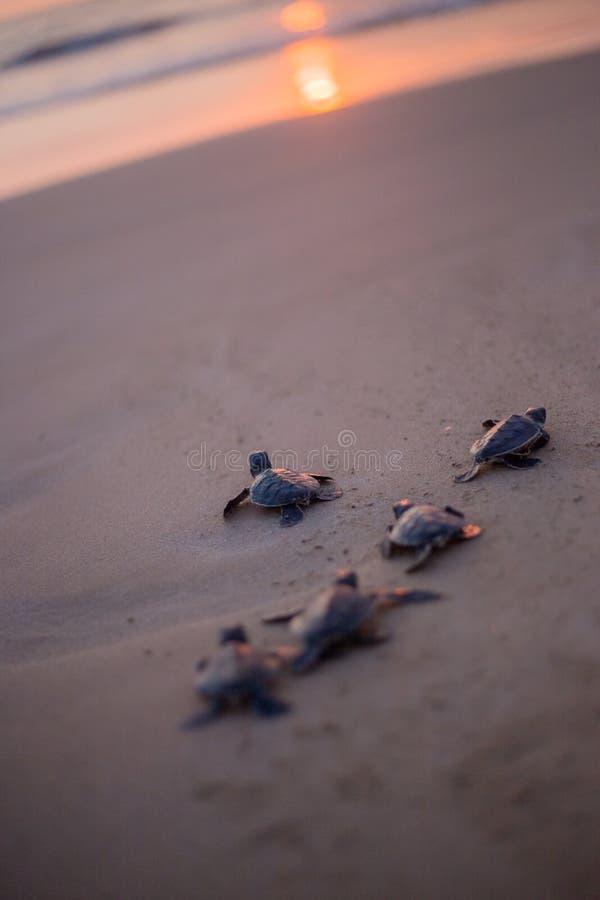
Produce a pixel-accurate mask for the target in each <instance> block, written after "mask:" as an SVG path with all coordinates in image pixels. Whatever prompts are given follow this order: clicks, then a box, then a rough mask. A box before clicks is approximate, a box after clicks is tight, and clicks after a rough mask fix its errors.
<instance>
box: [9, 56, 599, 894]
mask: <svg viewBox="0 0 600 900" xmlns="http://www.w3.org/2000/svg"><path fill="white" fill-rule="evenodd" d="M599 79H600V56H599V55H588V56H582V57H579V58H574V59H570V60H566V61H562V62H559V63H552V64H547V65H540V66H536V67H531V68H526V69H522V70H515V71H508V72H504V73H500V74H495V75H489V76H485V77H481V78H478V79H473V80H469V81H465V82H463V83H458V84H455V85H449V86H446V87H437V88H432V89H429V90H425V91H422V92H418V93H414V94H406V95H403V96H398V97H393V98H389V99H385V100H380V101H377V102H372V103H370V104H368V105H364V106H361V107H355V108H350V109H345V110H340V111H338V112H335V113H332V114H330V115H329V116H326V117H325V116H324V117H318V118H314V119H305V120H302V121H296V122H291V123H285V124H279V125H274V126H272V127H269V128H265V129H262V130H258V131H255V132H249V133H246V134H241V135H237V136H232V137H228V138H225V139H222V140H219V141H215V142H212V143H207V144H204V145H200V146H197V147H193V148H188V149H185V150H181V151H178V152H176V153H173V154H170V155H168V156H163V157H159V158H155V159H151V160H148V161H145V162H141V163H138V164H136V165H134V166H131V167H127V168H123V169H117V170H114V171H112V172H108V173H105V174H100V175H97V176H94V177H92V178H88V179H85V180H81V181H75V182H71V183H68V184H65V185H62V186H60V187H57V188H53V189H48V190H46V191H44V192H40V193H37V194H32V195H28V196H25V197H22V198H18V199H14V200H9V201H5V202H4V203H3V204H2V205H0V246H1V247H2V265H1V269H0V278H1V296H2V310H3V316H2V319H3V327H2V332H1V336H0V349H1V358H2V371H1V376H0V389H1V400H2V421H3V428H2V431H3V441H2V451H1V452H2V457H1V458H2V480H1V484H0V490H1V500H2V514H1V520H0V529H1V531H0V553H1V562H0V580H1V592H2V618H3V628H2V635H1V637H0V652H1V654H2V659H3V661H4V662H3V665H2V668H1V670H0V672H1V683H0V704H1V715H2V739H1V741H0V773H1V774H0V790H1V796H2V803H1V805H0V878H1V880H2V885H3V896H6V897H7V898H10V900H13V898H15V900H16V898H25V897H28V898H35V900H44V898H58V897H60V898H62V900H71V898H72V900H76V898H77V900H79V898H83V897H85V898H91V900H96V898H111V900H112V898H115V900H117V898H123V897H128V898H138V897H139V898H142V897H143V898H145V900H153V898H157V900H158V898H165V897H169V898H182V900H184V898H190V897H202V898H233V897H238V896H244V897H247V898H255V897H256V898H258V897H265V896H269V897H271V896H272V897H278V898H279V897H281V898H290V900H292V898H293V900H295V898H309V897H310V898H314V897H327V898H336V900H337V898H338V897H340V898H341V897H345V898H357V900H358V898H361V900H362V898H371V897H376V896H377V897H386V898H387V897H389V898H396V897H407V898H408V897H410V898H419V900H421V898H426V900H429V898H432V900H433V898H436V900H438V898H442V900H446V898H461V900H464V898H471V897H472V898H478V900H479V898H502V900H505V898H511V900H520V898H523V900H531V898H542V897H543V898H544V900H550V898H561V900H562V898H565V900H567V898H568V900H571V898H575V897H577V898H578V900H593V898H597V897H598V896H599V891H600V862H599V857H598V840H597V836H598V831H599V827H600V797H599V790H598V784H599V775H600V770H599V764H598V753H597V747H598V739H599V738H600V699H599V698H600V693H599V687H600V664H599V662H598V639H599V636H600V599H599V592H598V575H599V567H598V559H597V549H598V539H597V522H598V508H599V499H600V491H599V488H598V447H599V445H600V433H599V429H598V387H599V382H600V368H599V362H600V361H599V359H598V334H599V333H600V328H599V326H600V321H599V317H598V296H599V264H600V185H599V181H598V158H599V150H600V141H599V138H600V122H599V119H598V115H597V112H598V109H597V90H596V88H595V86H596V85H597V84H598V81H599ZM539 404H543V405H545V406H546V407H547V408H548V423H547V426H548V430H549V431H550V434H551V437H552V440H551V442H550V444H549V445H548V447H546V448H545V449H544V450H542V451H541V453H540V455H541V456H542V458H543V464H542V465H540V466H538V467H537V468H536V469H535V470H532V471H530V472H516V471H510V470H507V469H501V468H500V467H498V468H497V469H495V470H494V471H490V472H488V473H486V474H484V475H482V476H481V477H479V478H478V479H477V480H475V481H473V482H470V483H468V484H465V485H461V486H459V485H454V484H453V483H452V481H451V479H452V475H453V474H455V473H456V472H457V471H460V470H461V469H462V468H463V466H464V464H465V462H466V461H467V451H468V447H469V445H470V443H471V441H472V440H473V439H474V438H475V437H476V436H478V435H479V433H480V427H479V423H480V421H481V420H482V419H484V418H487V417H490V416H494V417H496V416H500V415H503V414H506V413H509V412H512V411H520V410H523V409H524V408H525V407H527V406H529V405H539ZM342 432H345V433H347V432H352V433H353V435H354V436H355V443H354V444H351V446H350V447H349V448H348V449H349V451H351V452H350V457H349V458H348V459H346V458H345V457H344V455H343V454H342V453H340V454H338V458H337V459H336V458H335V457H331V456H330V457H329V458H328V459H327V460H324V463H325V462H328V463H329V465H330V468H331V469H332V471H333V473H334V474H335V475H336V478H337V480H338V482H339V484H340V485H341V486H342V487H343V488H344V489H345V494H344V497H343V498H342V499H340V500H338V501H336V502H335V503H330V504H319V505H316V506H314V507H313V508H311V509H310V510H309V511H308V514H307V516H306V518H305V521H304V522H303V523H302V524H301V525H300V526H298V527H296V528H293V529H286V530H281V529H279V527H278V524H277V519H276V517H275V516H273V515H269V514H268V513H262V512H261V511H259V510H252V509H245V510H240V511H239V514H238V515H237V516H235V517H234V518H233V519H232V520H231V521H230V522H227V523H224V522H223V519H222V517H221V510H222V507H223V504H224V502H225V501H226V500H227V499H229V497H231V496H233V495H234V494H235V493H237V492H238V490H240V489H241V487H243V486H244V484H246V483H247V480H248V479H247V475H246V473H245V472H244V471H243V467H242V468H241V469H240V470H239V471H231V470H229V469H228V468H227V467H226V465H225V462H224V454H225V452H227V451H240V452H241V453H242V454H243V455H244V454H246V453H247V452H248V451H249V450H253V449H257V448H261V447H265V448H267V449H269V450H271V451H274V450H284V449H293V450H295V451H297V452H298V454H299V456H300V460H302V458H303V456H305V455H306V454H307V453H308V452H309V451H320V450H321V448H324V447H325V446H326V447H327V448H328V449H329V450H332V449H337V450H340V449H341V448H340V445H339V441H340V440H342V442H343V440H345V437H343V438H339V436H340V433H342ZM346 436H347V435H346ZM350 440H352V436H351V435H350ZM203 446H205V447H206V448H207V450H208V451H217V450H218V451H221V455H220V456H219V457H218V460H217V464H216V465H215V466H214V467H213V468H212V469H209V468H207V467H204V468H201V467H198V465H196V466H195V467H194V466H192V467H190V465H189V462H190V460H192V462H193V463H196V464H197V463H198V460H199V456H198V454H197V453H196V452H195V451H201V449H202V447H203ZM355 450H373V451H378V452H379V453H381V454H383V456H382V465H381V467H380V468H379V469H378V468H377V467H376V466H375V465H374V464H371V466H370V468H369V470H368V471H364V470H363V467H362V466H361V465H359V464H358V460H357V458H356V457H354V456H353V455H352V452H353V451H355ZM393 452H394V453H396V454H398V453H401V460H400V468H397V466H393V467H392V466H390V464H389V460H390V457H389V456H387V457H386V456H385V454H390V453H393ZM393 459H394V460H397V457H393ZM353 464H354V470H352V465H353ZM403 496H407V497H411V498H413V499H416V500H426V501H432V502H439V503H441V504H444V503H448V502H450V503H452V504H453V505H455V506H457V507H458V508H460V509H463V510H464V511H465V512H466V513H467V514H468V516H469V518H470V519H471V520H472V521H475V522H478V523H479V524H481V525H482V527H483V528H484V529H485V532H484V534H483V536H482V537H481V538H480V539H479V540H477V541H473V542H471V543H469V544H466V545H464V546H459V547H456V548H453V549H452V550H451V551H448V552H447V553H445V554H443V555H442V554H440V555H439V556H438V557H437V558H436V559H435V560H434V561H433V562H432V564H431V565H430V567H428V568H426V569H425V570H423V572H422V573H420V574H415V575H413V576H406V575H404V572H403V564H402V560H401V559H397V560H394V561H384V560H382V559H381V558H380V556H379V553H378V550H377V545H378V542H379V540H380V539H381V537H382V534H383V532H384V529H385V525H386V524H387V523H388V522H389V520H390V512H391V510H390V507H391V503H392V502H393V501H395V500H397V499H399V498H400V497H403ZM342 564H344V565H346V564H350V565H352V566H355V567H356V568H357V569H358V571H359V574H360V576H361V578H362V579H363V581H364V582H365V583H366V584H371V585H374V584H389V585H391V584H402V583H406V581H407V580H409V579H410V581H411V583H412V584H414V585H415V586H422V587H430V588H434V589H438V590H441V591H443V592H444V594H445V597H446V600H445V602H443V603H438V604H432V605H428V606H424V607H420V608H413V609H410V610H406V611H401V612H398V613H396V614H395V615H390V617H389V619H388V623H387V624H388V627H389V629H390V630H391V632H392V634H393V637H392V640H390V641H389V642H388V643H387V644H385V645H381V646H380V647H377V648H371V649H368V650H367V649H364V650H361V651H355V652H354V653H348V654H345V655H343V656H340V657H338V658H336V659H334V660H331V661H330V662H328V663H327V664H326V665H323V666H322V668H320V669H319V670H318V671H316V672H315V673H314V674H313V675H311V676H310V677H309V676H307V677H306V678H303V679H300V678H299V679H295V680H291V681H289V682H288V683H287V684H286V685H284V687H283V690H282V694H283V695H284V696H286V697H287V698H288V699H289V700H290V701H291V702H292V703H293V705H294V712H293V713H292V714H291V715H289V716H288V717H286V718H285V719H281V720H279V721H277V722H269V723H265V722H263V721H259V720H256V719H254V718H252V717H251V716H249V715H239V716H231V717H229V718H228V719H227V720H223V721H222V722H220V723H218V724H217V725H215V726H213V727H212V728H210V729H206V730H205V731H203V732H197V733H195V734H188V733H182V732H180V731H178V730H177V728H176V725H177V723H178V721H180V720H181V719H182V718H183V717H185V716H187V715H188V714H190V713H191V712H192V711H194V710H195V709H196V707H197V703H196V700H195V697H194V695H193V692H192V688H191V679H192V670H193V665H194V662H195V660H196V659H197V658H198V657H200V656H202V655H203V654H205V653H207V652H209V651H210V648H211V647H212V646H213V643H214V639H215V633H216V630H217V628H218V626H219V624H220V623H222V622H229V623H231V622H235V621H237V620H239V619H243V620H244V621H246V622H247V623H249V625H250V629H251V632H252V635H253V637H254V638H255V639H256V640H264V641H267V642H270V643H276V642H277V641H278V640H279V639H280V638H281V637H282V636H283V632H282V631H281V630H278V629H275V630H269V631H267V630H266V629H264V628H262V627H261V626H260V624H259V622H258V613H259V611H263V610H268V609H273V608H276V607H279V606H281V605H282V604H284V605H287V604H288V603H291V604H294V603H296V602H297V601H302V600H303V599H305V598H306V597H308V596H310V595H311V594H312V593H314V592H315V591H316V590H318V589H320V588H321V587H323V586H324V585H326V584H327V582H328V581H329V580H330V578H331V575H332V573H333V570H334V569H335V567H336V566H338V565H342Z"/></svg>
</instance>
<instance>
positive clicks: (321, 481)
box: [223, 450, 342, 527]
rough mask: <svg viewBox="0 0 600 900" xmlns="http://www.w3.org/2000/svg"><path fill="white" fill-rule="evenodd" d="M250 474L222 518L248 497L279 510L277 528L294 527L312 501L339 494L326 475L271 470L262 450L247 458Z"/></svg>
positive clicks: (259, 504)
mask: <svg viewBox="0 0 600 900" xmlns="http://www.w3.org/2000/svg"><path fill="white" fill-rule="evenodd" d="M248 464H249V466H250V474H251V475H252V476H253V478H254V481H253V482H252V484H251V485H250V487H249V488H244V490H243V491H241V492H240V493H239V494H238V495H237V497H234V498H233V500H230V501H229V503H228V504H227V506H226V507H225V509H224V510H223V515H224V516H228V515H229V514H230V513H231V512H232V510H234V509H235V507H236V506H238V505H239V504H240V503H242V501H244V500H246V498H247V497H249V498H250V502H251V503H254V504H256V506H275V507H280V509H281V520H280V523H279V524H280V525H281V526H283V527H287V526H289V525H297V524H298V522H300V521H301V520H302V518H303V516H304V513H303V511H302V507H306V506H308V504H309V503H311V501H313V500H335V499H337V497H341V496H342V491H341V490H340V489H339V488H336V487H335V486H334V485H333V479H332V478H331V477H330V476H329V475H315V474H313V473H312V472H310V473H309V472H292V471H290V470H289V469H273V468H272V466H271V460H270V459H269V456H268V454H267V453H266V451H265V450H259V451H258V452H256V453H251V454H250V456H249V457H248Z"/></svg>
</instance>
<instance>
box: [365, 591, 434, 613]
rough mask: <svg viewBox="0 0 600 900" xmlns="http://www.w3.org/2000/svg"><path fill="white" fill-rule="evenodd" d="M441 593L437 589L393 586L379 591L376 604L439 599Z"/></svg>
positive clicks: (383, 604)
mask: <svg viewBox="0 0 600 900" xmlns="http://www.w3.org/2000/svg"><path fill="white" fill-rule="evenodd" d="M441 596H442V595H441V594H439V593H438V592H437V591H413V590H412V589H411V588H395V589H394V590H391V591H381V592H380V593H379V594H378V595H377V597H378V604H377V605H378V606H379V607H380V608H381V607H382V606H383V607H392V606H403V605H404V604H405V603H425V602H426V601H428V600H439V599H440V597H441Z"/></svg>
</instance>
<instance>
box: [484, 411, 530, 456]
mask: <svg viewBox="0 0 600 900" xmlns="http://www.w3.org/2000/svg"><path fill="white" fill-rule="evenodd" d="M541 432H542V428H541V427H540V426H539V425H537V424H536V423H535V422H534V421H533V420H532V419H530V418H529V416H519V415H514V416H509V417H508V418H507V419H502V421H501V422H498V424H497V425H494V427H493V428H490V430H489V431H488V432H487V433H486V434H484V435H483V437H480V438H478V439H477V440H476V441H475V443H474V444H473V446H472V447H471V456H474V457H475V459H476V460H477V462H485V460H488V459H494V458H495V457H496V456H504V454H505V453H515V452H516V451H517V450H520V449H522V448H523V447H527V446H528V445H529V444H531V442H532V441H534V440H535V438H536V437H538V436H539V435H540V434H541Z"/></svg>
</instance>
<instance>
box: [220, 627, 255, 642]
mask: <svg viewBox="0 0 600 900" xmlns="http://www.w3.org/2000/svg"><path fill="white" fill-rule="evenodd" d="M219 643H220V644H221V645H225V644H247V643H248V635H247V634H246V629H245V628H244V626H243V625H233V626H232V627H231V628H222V629H221V633H220V635H219Z"/></svg>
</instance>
